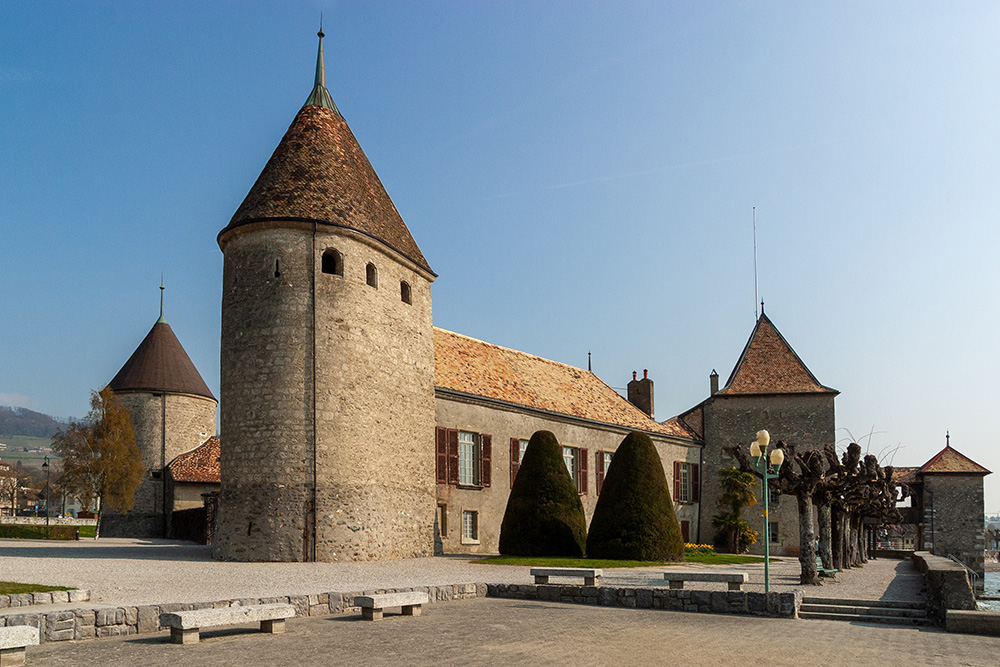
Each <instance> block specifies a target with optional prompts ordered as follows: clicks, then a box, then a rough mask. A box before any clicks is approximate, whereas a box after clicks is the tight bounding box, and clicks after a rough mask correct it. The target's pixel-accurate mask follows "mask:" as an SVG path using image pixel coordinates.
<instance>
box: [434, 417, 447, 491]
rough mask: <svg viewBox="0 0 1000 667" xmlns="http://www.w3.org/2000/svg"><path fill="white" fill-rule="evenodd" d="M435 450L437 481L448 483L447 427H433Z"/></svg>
mask: <svg viewBox="0 0 1000 667" xmlns="http://www.w3.org/2000/svg"><path fill="white" fill-rule="evenodd" d="M435 451H436V452H437V483H438V484H447V483H448V429H446V428H443V427H441V426H438V427H437V428H436V429H435Z"/></svg>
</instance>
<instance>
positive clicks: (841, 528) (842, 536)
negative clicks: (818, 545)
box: [833, 507, 851, 570]
mask: <svg viewBox="0 0 1000 667" xmlns="http://www.w3.org/2000/svg"><path fill="white" fill-rule="evenodd" d="M833 528H834V530H835V531H836V532H835V533H834V548H833V567H834V569H837V570H846V569H847V568H849V567H850V566H851V564H850V561H849V560H848V558H847V540H848V537H849V536H848V533H849V530H848V527H847V513H846V512H845V511H844V509H843V508H842V507H837V508H836V509H835V510H834V511H833Z"/></svg>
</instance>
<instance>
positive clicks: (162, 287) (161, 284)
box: [156, 273, 166, 323]
mask: <svg viewBox="0 0 1000 667" xmlns="http://www.w3.org/2000/svg"><path fill="white" fill-rule="evenodd" d="M164 289H166V288H165V287H164V286H163V274H162V273H161V274H160V319H158V320H156V321H157V323H159V322H166V320H165V319H164V318H163V290H164Z"/></svg>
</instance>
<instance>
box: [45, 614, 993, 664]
mask: <svg viewBox="0 0 1000 667" xmlns="http://www.w3.org/2000/svg"><path fill="white" fill-rule="evenodd" d="M359 619H360V616H338V617H332V618H330V617H312V618H296V619H291V620H289V621H288V625H287V633H286V634H283V635H267V634H260V633H258V632H256V631H255V630H254V629H252V628H251V627H250V626H247V627H245V628H241V629H229V630H220V631H209V632H205V633H203V635H202V636H203V640H202V642H201V643H200V644H196V645H186V646H182V645H176V644H170V643H168V641H169V639H168V635H167V633H157V634H154V635H141V636H137V637H124V638H112V639H99V640H93V641H86V642H59V643H55V644H45V645H43V646H35V647H29V652H28V663H29V664H31V665H149V666H151V667H157V666H161V665H162V666H171V667H173V666H175V665H181V664H183V665H185V666H201V665H241V664H274V665H305V664H341V665H360V664H373V665H386V664H405V665H412V666H415V667H421V666H425V665H426V666H430V665H599V666H603V665H614V666H615V667H621V666H622V665H640V666H641V665H740V666H741V667H746V666H753V665H768V666H771V665H775V666H783V665H795V666H796V667H801V665H803V664H806V665H823V666H824V667H839V666H841V665H882V664H902V665H909V666H919V665H935V666H947V665H996V662H997V661H996V647H997V639H996V638H993V637H979V636H969V635H955V634H949V633H946V632H942V631H939V630H936V629H925V628H908V627H907V628H898V627H886V626H877V625H867V624H863V623H845V622H842V621H805V620H798V621H795V620H782V619H769V618H748V617H741V616H725V615H721V614H719V615H717V614H692V613H680V612H669V611H652V610H643V609H640V610H636V609H618V608H606V607H586V606H580V605H563V604H557V603H543V602H529V601H523V600H500V599H493V598H481V599H477V600H470V601H462V602H448V603H442V604H434V605H429V606H427V607H425V608H424V613H423V615H422V616H417V617H410V616H406V617H404V616H400V615H398V613H393V614H389V615H387V616H386V619H385V620H384V621H382V622H379V623H371V622H365V621H361V620H359Z"/></svg>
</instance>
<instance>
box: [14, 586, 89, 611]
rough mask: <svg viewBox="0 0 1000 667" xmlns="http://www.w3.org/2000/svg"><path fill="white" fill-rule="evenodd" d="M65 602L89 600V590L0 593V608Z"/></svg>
mask: <svg viewBox="0 0 1000 667" xmlns="http://www.w3.org/2000/svg"><path fill="white" fill-rule="evenodd" d="M66 602H90V591H88V590H86V589H73V590H70V591H52V592H50V593H14V594H11V595H0V609H9V608H11V607H32V606H37V605H45V604H63V603H66Z"/></svg>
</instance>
